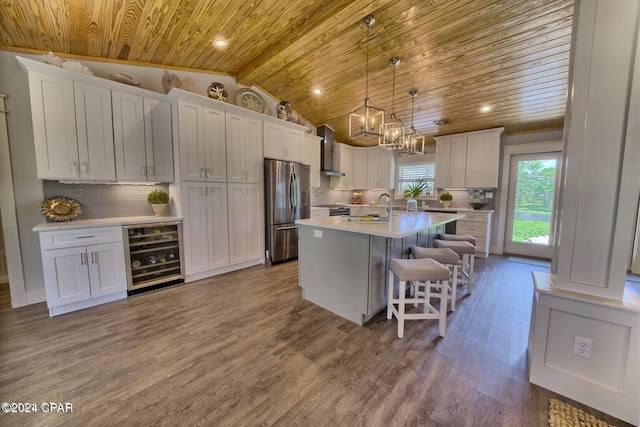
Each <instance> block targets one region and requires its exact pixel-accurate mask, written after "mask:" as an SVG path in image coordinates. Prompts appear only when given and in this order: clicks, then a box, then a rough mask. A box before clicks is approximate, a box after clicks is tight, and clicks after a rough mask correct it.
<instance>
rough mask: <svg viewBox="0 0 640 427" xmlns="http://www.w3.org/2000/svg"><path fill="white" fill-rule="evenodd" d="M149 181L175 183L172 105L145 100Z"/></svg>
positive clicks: (145, 131) (155, 100) (145, 132)
mask: <svg viewBox="0 0 640 427" xmlns="http://www.w3.org/2000/svg"><path fill="white" fill-rule="evenodd" d="M144 135H145V141H146V144H145V147H146V166H147V180H148V181H154V182H173V179H174V175H173V136H172V133H171V104H169V103H168V102H164V101H160V100H157V99H151V98H146V97H145V98H144Z"/></svg>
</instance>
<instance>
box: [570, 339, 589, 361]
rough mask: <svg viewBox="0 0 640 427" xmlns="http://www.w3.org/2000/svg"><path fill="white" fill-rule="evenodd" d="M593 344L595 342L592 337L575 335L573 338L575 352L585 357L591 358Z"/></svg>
mask: <svg viewBox="0 0 640 427" xmlns="http://www.w3.org/2000/svg"><path fill="white" fill-rule="evenodd" d="M591 344H593V341H591V340H590V339H588V338H582V337H579V336H575V337H574V339H573V354H575V355H576V356H580V357H584V358H585V359H591Z"/></svg>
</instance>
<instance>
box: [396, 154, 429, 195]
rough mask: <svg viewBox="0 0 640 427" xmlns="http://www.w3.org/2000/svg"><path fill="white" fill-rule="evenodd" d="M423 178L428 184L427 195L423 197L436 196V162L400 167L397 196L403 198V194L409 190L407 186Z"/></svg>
mask: <svg viewBox="0 0 640 427" xmlns="http://www.w3.org/2000/svg"><path fill="white" fill-rule="evenodd" d="M421 178H422V179H424V180H425V181H426V182H427V189H426V191H425V194H423V197H424V196H433V195H435V178H436V164H435V162H425V163H415V164H406V165H399V166H398V182H397V183H396V184H397V185H396V194H397V195H398V196H400V197H401V196H402V192H403V191H404V190H405V188H407V186H409V185H410V184H411V183H413V182H416V181H417V180H419V179H421Z"/></svg>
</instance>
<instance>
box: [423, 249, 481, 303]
mask: <svg viewBox="0 0 640 427" xmlns="http://www.w3.org/2000/svg"><path fill="white" fill-rule="evenodd" d="M433 247H434V248H448V249H451V250H452V251H454V252H455V253H456V254H458V255H460V257H461V260H460V264H459V265H460V268H459V269H458V274H459V277H458V285H461V284H465V283H466V284H467V293H468V294H471V292H473V267H474V264H475V260H476V247H475V246H474V245H473V244H471V243H469V242H468V241H464V240H440V239H435V240H434V241H433Z"/></svg>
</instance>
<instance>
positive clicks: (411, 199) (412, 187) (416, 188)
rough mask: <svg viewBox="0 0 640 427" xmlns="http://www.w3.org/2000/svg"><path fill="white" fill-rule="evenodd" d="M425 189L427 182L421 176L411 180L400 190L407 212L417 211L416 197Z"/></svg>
mask: <svg viewBox="0 0 640 427" xmlns="http://www.w3.org/2000/svg"><path fill="white" fill-rule="evenodd" d="M426 189H427V182H426V181H425V179H424V178H421V179H419V180H417V181H415V182H412V183H411V184H409V185H408V186H407V188H405V189H404V190H403V191H402V200H406V201H407V212H408V213H410V214H414V213H417V212H418V197H419V196H420V195H421V194H422V193H424V192H425V191H426Z"/></svg>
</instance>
